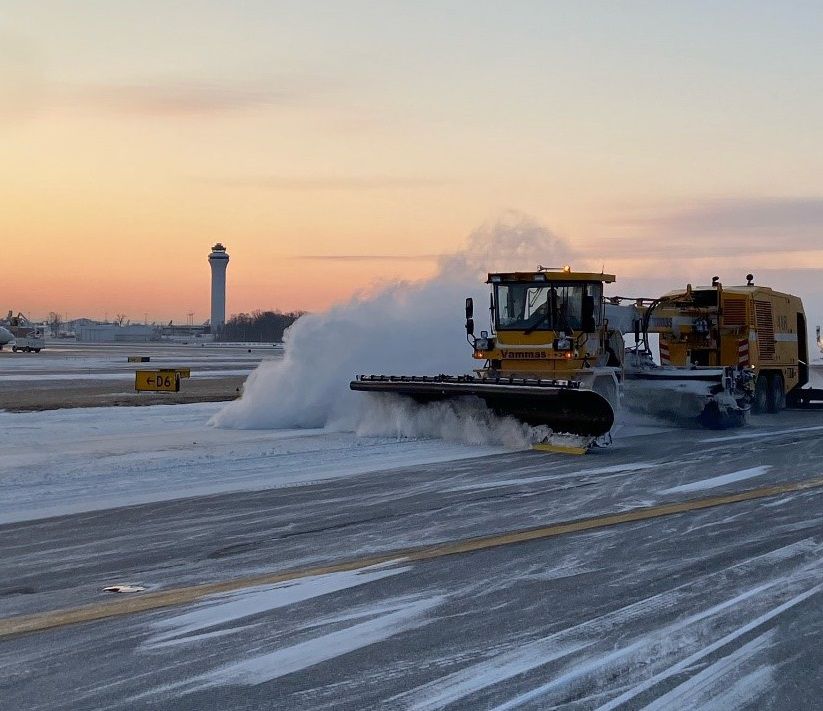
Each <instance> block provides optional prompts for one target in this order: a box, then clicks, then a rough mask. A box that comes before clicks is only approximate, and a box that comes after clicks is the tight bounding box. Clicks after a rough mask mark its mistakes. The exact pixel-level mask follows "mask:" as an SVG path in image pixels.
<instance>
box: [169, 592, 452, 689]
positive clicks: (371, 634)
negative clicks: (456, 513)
mask: <svg viewBox="0 0 823 711" xmlns="http://www.w3.org/2000/svg"><path fill="white" fill-rule="evenodd" d="M443 600H444V598H443V597H442V596H439V595H437V596H433V597H424V598H407V597H406V598H398V599H397V600H396V601H395V604H394V605H393V606H392V607H390V608H389V609H388V611H386V604H385V602H384V603H381V606H380V609H381V611H380V613H379V614H377V615H376V616H375V617H373V619H370V620H368V621H367V622H361V623H358V624H356V625H352V626H350V627H346V628H344V629H341V630H337V631H335V632H330V633H328V634H323V635H320V636H318V637H315V638H313V639H309V640H306V641H304V642H299V643H298V644H294V645H291V646H289V647H283V648H281V649H277V650H275V651H273V652H268V653H266V654H260V655H257V656H250V657H248V658H245V659H242V660H240V661H237V662H234V663H232V664H227V665H225V666H223V667H221V668H219V669H216V670H214V671H212V672H209V673H207V674H203V675H202V676H199V677H195V678H194V679H192V680H190V682H185V686H186V687H187V688H186V689H185V692H186V693H191V692H193V691H200V690H203V689H207V688H210V687H213V686H224V685H226V684H243V685H254V684H263V683H265V682H268V681H272V680H273V679H278V678H280V677H283V676H287V675H288V674H294V673H295V672H298V671H302V670H303V669H307V668H309V667H313V666H315V665H316V664H320V663H322V662H326V661H329V660H330V659H335V658H337V657H342V656H344V655H346V654H350V653H351V652H354V651H356V650H358V649H363V648H364V647H368V646H370V645H372V644H376V643H378V642H382V641H384V640H386V639H389V638H390V637H393V636H395V635H398V634H401V633H402V632H407V631H409V630H412V629H417V628H419V627H423V626H425V625H427V624H430V623H431V622H432V620H430V619H428V618H427V617H426V613H427V612H428V611H429V610H432V609H434V608H435V607H437V606H438V605H440V604H441V603H442V602H443Z"/></svg>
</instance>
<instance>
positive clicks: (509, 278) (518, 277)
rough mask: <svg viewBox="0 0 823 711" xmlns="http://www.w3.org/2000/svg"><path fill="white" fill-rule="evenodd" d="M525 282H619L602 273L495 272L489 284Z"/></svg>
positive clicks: (611, 276) (490, 276)
mask: <svg viewBox="0 0 823 711" xmlns="http://www.w3.org/2000/svg"><path fill="white" fill-rule="evenodd" d="M518 281H520V282H523V281H553V282H562V281H565V282H576V281H602V282H605V283H607V284H611V283H612V282H615V281H617V277H615V275H614V274H603V273H602V272H573V271H571V270H569V271H566V270H557V271H554V270H552V271H548V270H541V271H536V272H493V273H490V274H489V276H488V279H486V283H487V284H491V283H498V282H499V283H506V282H518Z"/></svg>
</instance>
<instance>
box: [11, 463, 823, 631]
mask: <svg viewBox="0 0 823 711" xmlns="http://www.w3.org/2000/svg"><path fill="white" fill-rule="evenodd" d="M821 487H823V477H820V478H816V479H807V480H806V481H796V482H790V483H787V484H777V485H775V486H766V487H761V488H759V489H750V490H748V491H741V492H737V493H734V494H721V495H718V496H711V497H707V498H702V499H690V500H687V501H679V502H674V503H670V504H660V505H658V506H648V507H644V508H638V509H632V510H629V511H623V512H621V513H615V514H606V515H604V516H594V517H591V518H582V519H576V520H574V521H566V522H563V523H555V524H551V525H548V526H540V527H538V528H528V529H520V530H517V531H509V532H506V533H499V534H494V535H491V536H481V537H478V538H467V539H464V540H461V541H454V542H451V543H439V544H434V545H427V546H421V547H418V548H408V549H401V550H394V551H390V552H387V553H382V554H379V555H374V556H369V557H367V558H358V559H356V560H349V561H343V562H339V563H330V564H329V565H320V566H313V567H310V568H300V569H296V570H287V571H283V572H280V573H268V574H265V575H257V576H252V577H246V578H236V579H234V580H224V581H221V582H215V583H204V584H202V585H192V586H189V587H185V588H173V589H170V590H161V591H158V592H153V593H146V594H145V595H140V596H139V597H129V598H124V599H117V600H112V601H110V602H108V601H107V602H98V603H95V604H91V605H85V606H82V607H75V608H68V609H63V610H53V611H50V612H41V613H36V614H33V615H18V616H15V617H6V618H3V619H0V638H2V637H9V636H11V635H17V634H26V633H31V632H42V631H43V630H48V629H54V628H57V627H66V626H68V625H75V624H80V623H83V622H94V621H97V620H104V619H108V618H112V617H123V616H126V615H133V614H137V613H140V612H149V611H151V610H159V609H161V608H164V607H172V606H177V605H185V604H187V603H192V602H197V601H198V600H201V599H203V598H205V597H207V596H208V595H214V594H217V593H228V592H234V591H237V590H243V589H245V588H250V587H255V586H257V585H274V584H277V583H282V582H288V581H290V580H300V579H301V578H308V577H312V576H316V575H325V574H328V573H341V572H345V571H350V570H360V569H363V568H368V567H370V566H373V565H380V564H384V563H389V562H394V561H397V562H417V561H428V560H436V559H438V558H445V557H447V556H452V555H463V554H466V553H474V552H476V551H482V550H489V549H491V548H500V547H502V546H510V545H516V544H518V543H526V542H529V541H537V540H541V539H546V538H554V537H556V536H563V535H567V534H570V533H579V532H581V531H590V530H593V529H598V528H608V527H610V526H617V525H620V524H624V523H634V522H637V521H647V520H649V519H655V518H661V517H664V516H672V515H675V514H680V513H686V512H689V511H699V510H701V509H710V508H715V507H718V506H726V505H728V504H736V503H740V502H743V501H753V500H755V499H765V498H769V497H772V496H779V495H781V494H790V493H796V492H800V491H806V490H809V489H819V488H821Z"/></svg>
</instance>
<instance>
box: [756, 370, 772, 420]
mask: <svg viewBox="0 0 823 711" xmlns="http://www.w3.org/2000/svg"><path fill="white" fill-rule="evenodd" d="M768 407H769V379H768V377H766V374H765V373H761V374H760V375H758V376H757V380H756V381H755V383H754V400H753V401H752V412H753V413H755V414H756V415H762V414H763V413H764V412H767V411H768Z"/></svg>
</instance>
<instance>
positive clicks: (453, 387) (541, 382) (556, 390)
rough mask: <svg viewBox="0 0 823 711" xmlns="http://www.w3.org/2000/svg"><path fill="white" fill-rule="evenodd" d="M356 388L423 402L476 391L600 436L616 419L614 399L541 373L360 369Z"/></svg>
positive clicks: (570, 429)
mask: <svg viewBox="0 0 823 711" xmlns="http://www.w3.org/2000/svg"><path fill="white" fill-rule="evenodd" d="M349 387H350V388H351V389H352V390H357V391H360V392H372V393H391V394H394V395H400V396H402V397H410V398H412V399H413V400H415V401H416V402H419V403H429V402H438V401H444V400H451V399H454V398H461V397H477V398H480V399H481V400H483V401H484V402H485V403H486V406H487V407H488V408H489V409H490V410H492V411H493V412H494V413H495V414H497V415H501V416H509V417H513V418H515V419H517V420H520V421H521V422H525V423H526V424H529V425H532V426H540V425H546V426H548V427H550V428H551V429H552V431H553V432H557V433H568V434H576V435H582V436H589V437H599V436H601V435H604V434H606V433H607V432H608V431H609V430H610V429H611V428H612V425H613V424H614V410H613V409H612V406H611V404H610V403H609V401H608V400H607V399H606V398H604V397H603V396H602V395H599V394H598V393H596V392H593V391H591V390H583V389H581V388H580V383H577V382H575V381H567V380H545V379H538V378H476V377H474V376H471V375H462V376H448V375H439V376H412V375H361V376H359V377H358V378H357V380H352V381H351V383H350V384H349Z"/></svg>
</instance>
